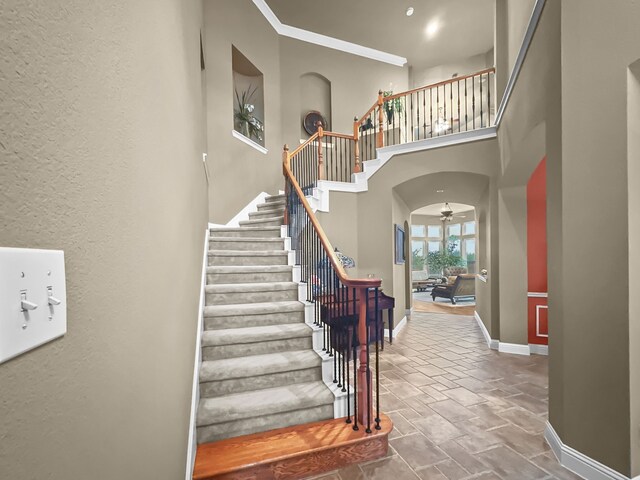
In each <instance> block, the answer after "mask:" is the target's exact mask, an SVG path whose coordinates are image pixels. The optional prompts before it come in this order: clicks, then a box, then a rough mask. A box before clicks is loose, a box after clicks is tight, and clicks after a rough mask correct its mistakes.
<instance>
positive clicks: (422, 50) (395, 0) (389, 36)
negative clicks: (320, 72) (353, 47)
mask: <svg viewBox="0 0 640 480" xmlns="http://www.w3.org/2000/svg"><path fill="white" fill-rule="evenodd" d="M266 2H267V4H268V5H269V7H271V9H272V10H273V12H274V13H275V14H276V16H277V17H278V19H279V20H280V21H281V22H282V23H283V24H285V25H291V26H294V27H298V28H302V29H304V30H310V31H312V32H315V33H320V34H323V35H327V36H330V37H334V38H338V39H340V40H345V41H348V42H352V43H357V44H359V45H364V46H366V47H370V48H374V49H376V50H381V51H383V52H387V53H393V54H395V55H400V56H403V57H406V58H407V60H408V62H409V65H411V66H413V67H416V68H426V67H433V66H436V65H442V64H445V63H451V62H455V61H458V60H461V59H464V58H468V57H471V56H473V55H478V54H481V53H486V52H488V51H489V50H491V48H493V16H494V5H495V0H349V1H345V0H324V1H322V2H317V1H312V0H295V1H293V0H266ZM408 7H413V8H414V13H413V15H412V16H411V17H407V15H406V13H405V12H406V10H407V8H408ZM434 25H436V27H435V30H436V31H435V33H433V32H432V34H431V35H428V34H427V32H426V31H427V27H428V26H431V27H432V29H433V28H434V27H433V26H434ZM429 37H430V38H429Z"/></svg>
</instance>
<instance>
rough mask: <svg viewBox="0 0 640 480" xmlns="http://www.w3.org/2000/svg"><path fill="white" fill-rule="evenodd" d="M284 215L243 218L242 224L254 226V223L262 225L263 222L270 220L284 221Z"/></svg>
mask: <svg viewBox="0 0 640 480" xmlns="http://www.w3.org/2000/svg"><path fill="white" fill-rule="evenodd" d="M282 218H283V215H276V216H273V217H264V218H254V219H251V220H242V221H241V222H240V226H241V227H242V226H244V225H246V226H252V225H254V226H255V225H260V224H262V223H270V222H282Z"/></svg>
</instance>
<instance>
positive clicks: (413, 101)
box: [290, 68, 495, 194]
mask: <svg viewBox="0 0 640 480" xmlns="http://www.w3.org/2000/svg"><path fill="white" fill-rule="evenodd" d="M494 80H495V69H494V68H489V69H486V70H482V71H480V72H477V73H474V74H471V75H466V76H463V77H456V78H451V79H449V80H445V81H443V82H438V83H434V84H432V85H427V86H424V87H419V88H414V89H413V90H408V91H406V92H400V93H395V94H394V93H390V92H383V91H379V92H378V99H377V100H376V102H375V103H374V104H373V105H372V106H371V108H369V110H367V112H366V113H365V114H364V115H363V116H362V117H360V118H359V119H358V117H356V118H355V119H354V122H353V132H352V133H349V134H342V133H335V132H328V131H325V130H324V129H323V128H322V127H323V126H322V125H320V126H319V128H318V132H317V133H315V134H314V135H313V136H312V137H311V138H309V140H308V141H307V142H305V143H304V144H303V145H301V146H300V147H298V148H297V149H296V150H295V151H294V152H292V153H291V155H290V158H291V170H292V173H293V174H294V176H295V178H297V179H298V181H299V182H300V186H301V187H302V190H303V192H304V193H305V194H309V188H311V187H313V186H315V185H317V181H318V180H330V181H335V182H351V178H352V177H351V175H352V174H353V173H358V172H361V171H362V162H364V161H367V160H373V159H375V158H376V157H377V152H376V151H377V149H378V148H383V147H388V146H392V145H399V144H404V143H410V142H416V141H420V140H426V139H430V138H435V137H442V136H445V135H451V134H454V133H462V132H468V131H471V130H476V129H479V128H486V127H491V126H493V125H494V122H495V92H494Z"/></svg>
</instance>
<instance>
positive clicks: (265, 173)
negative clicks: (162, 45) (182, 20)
mask: <svg viewBox="0 0 640 480" xmlns="http://www.w3.org/2000/svg"><path fill="white" fill-rule="evenodd" d="M203 3H204V16H205V20H204V21H205V25H206V36H205V39H204V42H205V45H204V47H205V61H206V65H207V118H208V126H207V139H208V145H209V152H208V153H209V155H208V165H209V172H210V173H211V175H212V176H213V178H214V179H215V180H214V181H213V182H212V185H211V187H210V189H209V219H210V221H212V222H213V223H227V222H228V221H229V220H230V219H231V218H233V217H234V216H235V215H236V214H237V213H238V212H239V211H240V210H241V209H242V208H244V207H245V205H247V203H249V202H250V201H251V200H252V199H253V198H255V196H256V195H258V194H259V193H260V192H262V191H266V192H268V193H271V194H276V193H278V190H279V189H282V188H284V181H283V179H282V144H283V138H282V131H281V128H282V122H281V107H282V105H281V102H280V53H279V47H278V45H279V43H278V42H279V39H278V34H277V33H276V32H275V30H274V29H273V28H272V27H271V25H270V24H269V23H268V22H267V20H265V18H264V17H263V16H262V14H261V13H260V11H259V10H258V9H257V8H256V6H255V5H254V4H253V2H252V1H251V0H204V2H203ZM232 45H234V46H235V47H236V48H237V49H238V50H240V52H241V53H242V54H243V55H244V56H245V57H246V58H247V59H248V60H249V61H250V62H251V63H253V64H254V65H255V66H256V68H258V70H260V71H261V72H262V74H263V75H264V112H265V118H264V125H265V147H266V148H267V150H268V151H269V153H268V154H267V155H264V154H263V153H261V152H258V151H257V150H255V149H253V148H252V147H250V146H248V145H246V144H244V143H242V142H241V141H240V140H238V139H236V138H233V137H232V136H231V131H232V130H233V76H232V69H231V46H232Z"/></svg>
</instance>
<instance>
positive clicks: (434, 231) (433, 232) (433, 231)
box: [427, 225, 442, 238]
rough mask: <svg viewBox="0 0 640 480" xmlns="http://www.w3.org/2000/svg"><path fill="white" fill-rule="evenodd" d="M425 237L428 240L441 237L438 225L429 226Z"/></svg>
mask: <svg viewBox="0 0 640 480" xmlns="http://www.w3.org/2000/svg"><path fill="white" fill-rule="evenodd" d="M427 236H428V237H429V238H440V237H442V233H441V230H440V225H429V226H428V227H427Z"/></svg>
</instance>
